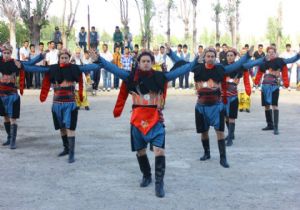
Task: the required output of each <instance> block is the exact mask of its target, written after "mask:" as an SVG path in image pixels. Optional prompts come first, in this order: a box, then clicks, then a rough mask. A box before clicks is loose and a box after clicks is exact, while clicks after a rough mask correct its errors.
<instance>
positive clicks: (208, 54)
mask: <svg viewBox="0 0 300 210" xmlns="http://www.w3.org/2000/svg"><path fill="white" fill-rule="evenodd" d="M216 56H217V52H216V50H215V48H213V47H208V48H206V49H205V50H204V59H205V63H207V64H214V63H215V61H216Z"/></svg>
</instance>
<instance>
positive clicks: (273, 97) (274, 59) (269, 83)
mask: <svg viewBox="0 0 300 210" xmlns="http://www.w3.org/2000/svg"><path fill="white" fill-rule="evenodd" d="M299 53H300V52H299ZM299 53H297V55H295V56H293V57H292V58H288V59H283V58H279V57H278V55H277V51H276V48H275V47H273V46H269V47H268V48H267V56H266V58H265V59H264V62H263V64H261V65H260V66H259V71H258V72H257V75H256V77H255V81H254V82H255V85H258V84H259V82H260V80H261V78H262V76H263V75H264V77H263V81H262V89H261V103H262V106H264V107H265V117H266V121H267V126H266V127H265V128H263V129H262V130H264V131H267V130H273V131H274V134H275V135H278V134H279V129H278V123H279V109H278V99H279V89H280V88H279V87H280V82H279V81H280V76H281V77H282V80H283V84H284V86H285V87H286V88H288V87H289V77H288V68H287V66H286V64H288V63H294V62H296V61H297V60H299V59H300V54H299ZM271 106H272V109H271ZM272 110H273V111H272Z"/></svg>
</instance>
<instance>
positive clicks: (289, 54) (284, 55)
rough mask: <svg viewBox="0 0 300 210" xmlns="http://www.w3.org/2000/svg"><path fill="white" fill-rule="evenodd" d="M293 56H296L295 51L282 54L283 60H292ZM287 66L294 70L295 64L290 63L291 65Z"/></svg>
mask: <svg viewBox="0 0 300 210" xmlns="http://www.w3.org/2000/svg"><path fill="white" fill-rule="evenodd" d="M293 56H295V52H294V51H290V52H287V51H285V52H283V53H282V54H281V57H282V58H291V57H293ZM286 66H287V67H288V68H292V66H293V64H292V63H289V64H287V65H286Z"/></svg>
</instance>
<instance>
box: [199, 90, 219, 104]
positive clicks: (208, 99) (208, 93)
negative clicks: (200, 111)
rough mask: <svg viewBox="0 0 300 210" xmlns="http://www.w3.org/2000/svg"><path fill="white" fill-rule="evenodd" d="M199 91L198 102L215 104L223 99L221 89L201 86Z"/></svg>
mask: <svg viewBox="0 0 300 210" xmlns="http://www.w3.org/2000/svg"><path fill="white" fill-rule="evenodd" d="M197 92H198V103H199V104H204V105H213V104H215V103H217V102H220V101H221V91H220V89H219V88H218V89H211V88H201V89H199V90H197Z"/></svg>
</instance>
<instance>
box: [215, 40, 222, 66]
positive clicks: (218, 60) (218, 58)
mask: <svg viewBox="0 0 300 210" xmlns="http://www.w3.org/2000/svg"><path fill="white" fill-rule="evenodd" d="M215 48H216V52H217V57H216V62H217V63H220V52H221V45H220V43H216V45H215Z"/></svg>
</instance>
